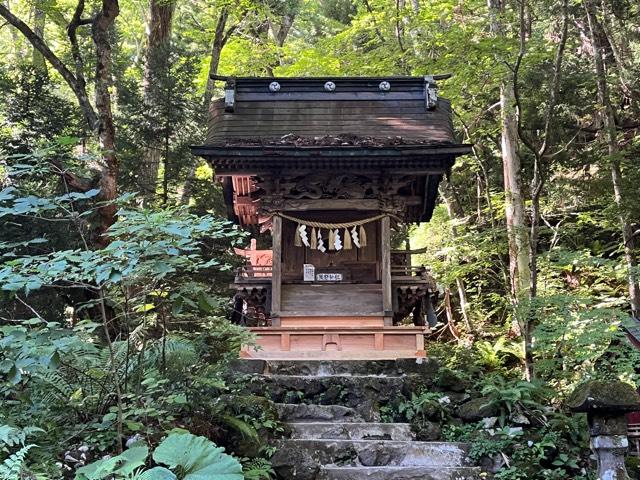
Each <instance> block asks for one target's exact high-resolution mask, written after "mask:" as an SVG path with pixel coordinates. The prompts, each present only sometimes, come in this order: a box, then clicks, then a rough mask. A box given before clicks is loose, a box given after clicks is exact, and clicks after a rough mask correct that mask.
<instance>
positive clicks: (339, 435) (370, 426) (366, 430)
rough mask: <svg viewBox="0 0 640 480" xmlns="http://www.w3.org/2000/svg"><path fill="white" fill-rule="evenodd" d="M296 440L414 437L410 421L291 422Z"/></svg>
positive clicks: (399, 439)
mask: <svg viewBox="0 0 640 480" xmlns="http://www.w3.org/2000/svg"><path fill="white" fill-rule="evenodd" d="M289 427H290V429H291V438H292V439H296V440H327V439H332V440H396V441H410V440H413V439H414V435H413V432H412V431H411V425H410V424H408V423H353V422H352V423H338V422H335V423H327V422H311V423H303V422H300V423H290V424H289Z"/></svg>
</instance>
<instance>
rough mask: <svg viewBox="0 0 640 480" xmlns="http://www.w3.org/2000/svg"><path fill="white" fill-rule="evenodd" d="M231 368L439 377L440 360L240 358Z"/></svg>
mask: <svg viewBox="0 0 640 480" xmlns="http://www.w3.org/2000/svg"><path fill="white" fill-rule="evenodd" d="M231 368H232V369H233V370H234V371H236V372H238V373H251V374H262V373H264V374H272V375H313V376H315V377H323V376H331V375H352V376H359V375H387V376H398V375H403V374H407V373H418V374H420V375H423V376H435V374H436V373H437V371H438V363H437V361H436V360H434V359H431V358H418V359H415V358H411V359H395V360H305V361H304V362H301V361H295V360H257V359H256V360H252V359H239V360H236V361H234V362H233V363H232V365H231Z"/></svg>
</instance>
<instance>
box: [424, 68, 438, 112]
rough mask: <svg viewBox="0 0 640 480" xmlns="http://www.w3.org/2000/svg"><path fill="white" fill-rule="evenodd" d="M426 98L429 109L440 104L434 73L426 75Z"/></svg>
mask: <svg viewBox="0 0 640 480" xmlns="http://www.w3.org/2000/svg"><path fill="white" fill-rule="evenodd" d="M424 98H425V106H426V107H427V110H433V109H434V108H436V105H438V86H437V85H436V81H435V79H434V78H433V75H427V76H426V77H424Z"/></svg>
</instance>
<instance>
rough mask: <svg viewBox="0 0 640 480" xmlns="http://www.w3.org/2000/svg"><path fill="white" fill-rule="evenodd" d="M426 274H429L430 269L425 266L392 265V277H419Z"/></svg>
mask: <svg viewBox="0 0 640 480" xmlns="http://www.w3.org/2000/svg"><path fill="white" fill-rule="evenodd" d="M425 275H428V270H427V269H426V268H425V267H423V266H419V265H418V266H412V265H391V276H392V277H411V278H414V279H419V278H420V277H423V276H425Z"/></svg>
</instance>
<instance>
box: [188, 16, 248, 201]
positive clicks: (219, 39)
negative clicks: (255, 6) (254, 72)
mask: <svg viewBox="0 0 640 480" xmlns="http://www.w3.org/2000/svg"><path fill="white" fill-rule="evenodd" d="M245 14H246V12H245V13H243V14H241V18H242V17H244V15H245ZM241 21H242V19H240V21H238V23H235V24H234V25H232V26H231V27H229V28H228V29H227V23H228V22H229V9H228V7H226V6H225V7H223V8H222V10H221V11H220V16H219V17H218V23H216V30H215V34H214V36H213V41H212V42H211V56H210V57H209V76H208V77H207V87H206V89H205V91H204V97H203V98H202V104H203V106H204V111H205V119H204V121H205V122H207V121H208V118H206V114H207V113H208V111H209V104H210V103H211V99H212V98H213V92H214V90H215V80H214V79H213V78H212V77H213V76H215V75H217V74H218V67H219V66H220V57H221V55H222V49H223V48H224V46H225V45H226V44H227V42H228V41H229V39H230V38H231V36H232V35H233V33H234V32H235V31H236V29H237V28H238V27H239V25H240V22H241ZM225 29H226V31H225ZM199 164H200V160H196V161H194V163H193V164H192V165H191V166H190V167H189V172H188V174H187V179H186V180H185V182H184V185H183V187H182V193H181V194H180V204H182V205H187V204H188V203H189V201H190V200H191V192H192V191H193V182H194V181H195V179H196V170H197V168H198V165H199Z"/></svg>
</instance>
